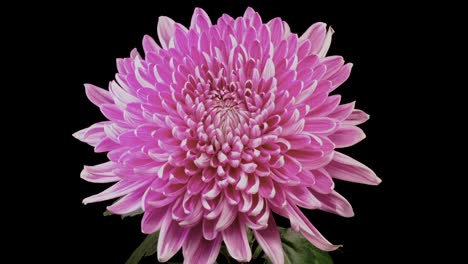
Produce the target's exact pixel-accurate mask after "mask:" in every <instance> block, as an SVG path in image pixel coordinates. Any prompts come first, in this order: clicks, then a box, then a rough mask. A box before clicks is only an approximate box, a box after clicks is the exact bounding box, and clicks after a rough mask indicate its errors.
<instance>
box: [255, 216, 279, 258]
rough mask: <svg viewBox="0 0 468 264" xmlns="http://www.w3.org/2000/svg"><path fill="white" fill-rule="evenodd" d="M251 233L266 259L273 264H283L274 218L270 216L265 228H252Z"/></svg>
mask: <svg viewBox="0 0 468 264" xmlns="http://www.w3.org/2000/svg"><path fill="white" fill-rule="evenodd" d="M253 233H254V235H255V238H256V240H257V242H258V244H259V245H260V246H261V247H262V249H263V251H264V252H265V254H266V255H267V257H268V259H269V260H270V261H271V262H272V263H273V264H283V263H284V251H283V246H282V244H281V239H280V235H279V232H278V228H277V226H276V223H275V219H274V218H273V217H270V218H269V219H268V227H267V228H266V229H262V230H253Z"/></svg>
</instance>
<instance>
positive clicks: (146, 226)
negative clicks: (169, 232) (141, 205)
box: [141, 206, 170, 234]
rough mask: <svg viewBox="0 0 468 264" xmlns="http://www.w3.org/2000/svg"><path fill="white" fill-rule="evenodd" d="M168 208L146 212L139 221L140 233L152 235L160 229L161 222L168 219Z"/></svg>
mask: <svg viewBox="0 0 468 264" xmlns="http://www.w3.org/2000/svg"><path fill="white" fill-rule="evenodd" d="M168 208H169V207H168V206H166V207H163V208H156V209H151V210H146V211H145V214H144V215H143V218H142V219H141V232H142V233H145V234H153V233H154V232H156V231H158V230H159V229H160V228H161V225H162V222H163V220H165V219H166V218H169V217H170V216H169V215H168V214H167V211H168Z"/></svg>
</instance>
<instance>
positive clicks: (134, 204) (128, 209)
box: [107, 190, 144, 215]
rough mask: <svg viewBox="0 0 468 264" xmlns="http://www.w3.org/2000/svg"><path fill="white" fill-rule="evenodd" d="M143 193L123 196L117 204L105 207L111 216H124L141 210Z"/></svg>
mask: <svg viewBox="0 0 468 264" xmlns="http://www.w3.org/2000/svg"><path fill="white" fill-rule="evenodd" d="M143 193H144V191H143V190H142V191H140V192H133V193H129V194H127V195H125V196H124V197H122V198H121V199H119V200H118V201H117V202H115V203H114V204H112V205H111V206H108V207H107V210H109V211H111V212H112V213H113V214H120V215H125V214H129V213H132V212H135V211H138V210H139V209H141V201H142V197H143Z"/></svg>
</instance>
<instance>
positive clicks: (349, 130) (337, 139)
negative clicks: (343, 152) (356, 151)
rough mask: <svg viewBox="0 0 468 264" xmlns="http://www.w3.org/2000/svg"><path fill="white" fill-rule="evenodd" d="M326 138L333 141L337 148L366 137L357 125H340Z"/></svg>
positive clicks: (347, 145)
mask: <svg viewBox="0 0 468 264" xmlns="http://www.w3.org/2000/svg"><path fill="white" fill-rule="evenodd" d="M328 138H329V139H330V140H331V141H333V143H335V145H336V147H337V148H346V147H350V146H352V145H354V144H357V143H358V142H360V141H361V140H363V139H364V138H366V134H364V131H362V129H360V128H359V127H357V126H342V127H340V128H339V129H338V130H337V131H336V132H335V133H333V134H331V135H329V136H328Z"/></svg>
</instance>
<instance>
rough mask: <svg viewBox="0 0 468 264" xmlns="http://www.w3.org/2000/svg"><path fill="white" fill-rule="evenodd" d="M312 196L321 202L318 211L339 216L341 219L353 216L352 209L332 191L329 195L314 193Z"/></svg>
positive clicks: (341, 197)
mask: <svg viewBox="0 0 468 264" xmlns="http://www.w3.org/2000/svg"><path fill="white" fill-rule="evenodd" d="M312 192H313V193H314V196H315V197H317V199H318V200H320V202H321V206H320V210H323V211H326V212H330V213H334V214H337V215H341V216H343V217H352V216H354V212H353V207H351V204H350V203H349V202H348V201H347V200H346V199H345V198H344V197H343V196H341V195H340V194H339V193H337V192H336V191H332V192H331V193H329V194H321V193H318V192H314V191H312Z"/></svg>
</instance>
